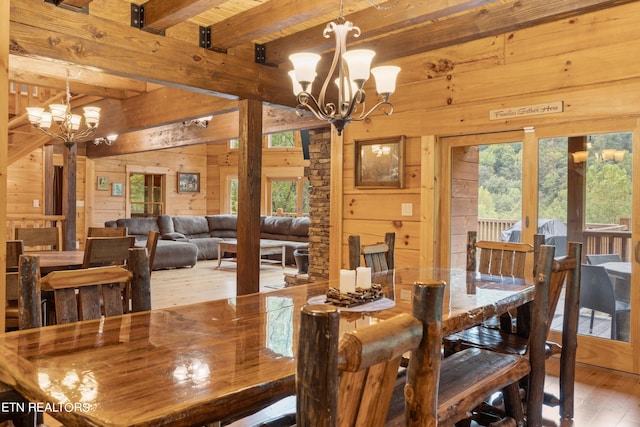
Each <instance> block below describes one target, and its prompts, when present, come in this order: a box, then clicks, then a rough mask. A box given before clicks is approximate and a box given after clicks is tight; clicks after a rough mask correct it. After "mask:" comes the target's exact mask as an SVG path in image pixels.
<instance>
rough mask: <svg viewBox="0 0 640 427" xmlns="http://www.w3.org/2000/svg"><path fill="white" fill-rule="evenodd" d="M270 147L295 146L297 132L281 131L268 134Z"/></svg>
mask: <svg viewBox="0 0 640 427" xmlns="http://www.w3.org/2000/svg"><path fill="white" fill-rule="evenodd" d="M267 138H268V144H267V146H268V147H269V148H288V147H295V142H296V138H295V134H294V132H293V131H291V132H281V133H274V134H269V135H267Z"/></svg>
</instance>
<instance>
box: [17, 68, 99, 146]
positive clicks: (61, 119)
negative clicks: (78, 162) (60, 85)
mask: <svg viewBox="0 0 640 427" xmlns="http://www.w3.org/2000/svg"><path fill="white" fill-rule="evenodd" d="M66 89H67V92H66V94H67V97H66V101H65V103H64V104H51V105H49V111H45V109H44V108H42V107H27V115H28V116H29V122H30V123H31V125H33V127H35V128H36V129H38V130H40V131H41V132H43V133H45V134H47V135H49V136H50V137H52V138H56V139H59V140H60V141H62V142H64V144H65V145H67V146H71V145H73V144H75V143H76V142H77V141H78V140H80V139H82V138H85V137H87V136H89V135H91V134H92V133H93V132H95V130H96V129H97V128H98V124H99V123H100V108H99V107H83V110H84V123H85V126H84V127H83V128H82V129H81V125H82V116H80V115H79V114H73V113H72V112H71V92H70V91H69V70H67V84H66ZM54 123H55V125H56V126H55V127H53V128H52V125H53V124H54Z"/></svg>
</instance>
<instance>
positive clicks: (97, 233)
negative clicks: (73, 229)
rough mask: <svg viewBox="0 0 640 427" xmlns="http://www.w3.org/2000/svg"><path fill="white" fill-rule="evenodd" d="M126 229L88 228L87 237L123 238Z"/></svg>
mask: <svg viewBox="0 0 640 427" xmlns="http://www.w3.org/2000/svg"><path fill="white" fill-rule="evenodd" d="M126 235H127V227H89V228H88V229H87V237H124V236H126Z"/></svg>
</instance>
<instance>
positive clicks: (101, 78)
mask: <svg viewBox="0 0 640 427" xmlns="http://www.w3.org/2000/svg"><path fill="white" fill-rule="evenodd" d="M67 70H68V71H69V82H70V84H71V90H72V91H73V92H78V91H81V92H83V93H87V94H91V95H96V96H103V97H109V98H116V99H124V98H125V97H127V96H132V95H135V94H139V93H144V92H146V91H147V90H148V85H147V83H145V82H143V81H140V80H134V79H128V78H123V77H118V76H114V75H111V74H107V73H104V72H101V71H99V70H96V69H95V67H78V66H77V65H76V64H70V63H61V62H51V61H40V60H38V59H35V58H29V57H26V56H19V55H9V80H13V81H16V82H20V83H24V84H28V85H33V86H39V87H51V88H54V89H57V90H64V88H65V77H66V75H67ZM92 88H93V89H92ZM85 91H86V92H85Z"/></svg>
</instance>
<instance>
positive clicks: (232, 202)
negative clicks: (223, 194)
mask: <svg viewBox="0 0 640 427" xmlns="http://www.w3.org/2000/svg"><path fill="white" fill-rule="evenodd" d="M229 212H231V213H232V214H236V215H237V214H238V178H237V177H236V178H230V179H229Z"/></svg>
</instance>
